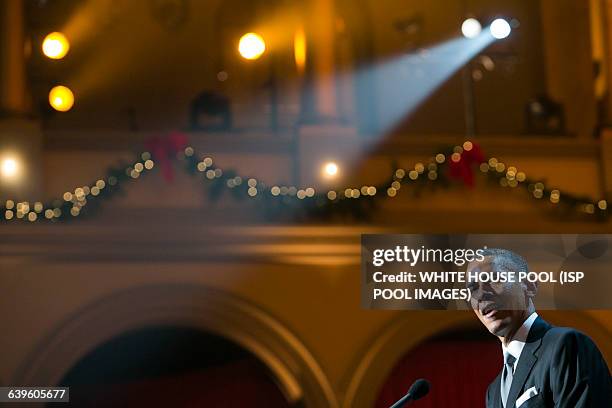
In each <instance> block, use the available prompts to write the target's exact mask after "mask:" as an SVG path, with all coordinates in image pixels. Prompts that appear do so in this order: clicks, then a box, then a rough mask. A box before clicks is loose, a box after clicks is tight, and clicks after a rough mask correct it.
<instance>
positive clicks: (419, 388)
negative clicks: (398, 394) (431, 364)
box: [390, 378, 431, 408]
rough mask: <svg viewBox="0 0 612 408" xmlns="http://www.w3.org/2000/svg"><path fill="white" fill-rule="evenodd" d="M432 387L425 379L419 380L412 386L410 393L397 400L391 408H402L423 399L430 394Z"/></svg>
mask: <svg viewBox="0 0 612 408" xmlns="http://www.w3.org/2000/svg"><path fill="white" fill-rule="evenodd" d="M430 386H431V384H429V381H427V380H426V379H424V378H419V379H418V380H416V381H415V382H414V383H413V384H412V385H411V386H410V389H408V393H407V394H406V395H404V396H403V397H402V398H400V399H399V400H397V402H396V403H395V404H393V405H391V407H390V408H401V407H403V406H404V405H405V404H410V403H411V402H412V401H416V400H418V399H421V398H423V397H424V396H426V395H427V393H428V392H429V387H430Z"/></svg>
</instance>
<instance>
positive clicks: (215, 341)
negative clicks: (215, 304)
mask: <svg viewBox="0 0 612 408" xmlns="http://www.w3.org/2000/svg"><path fill="white" fill-rule="evenodd" d="M60 385H61V386H64V387H70V402H71V403H73V404H75V405H76V406H173V407H196V406H226V407H241V406H251V407H292V406H293V407H296V406H301V405H302V404H301V403H300V402H296V403H293V404H292V403H290V402H289V401H287V399H286V397H285V395H284V394H283V392H282V390H281V389H280V388H279V386H278V384H277V383H276V379H275V378H274V376H273V374H272V373H271V372H270V371H269V370H268V368H267V367H266V366H265V364H263V363H262V362H261V361H260V360H259V359H258V358H257V357H255V356H254V355H253V354H252V353H250V352H249V351H247V350H245V349H244V348H242V347H240V346H239V345H237V344H236V343H234V342H232V341H230V340H228V339H225V338H223V337H221V336H217V335H214V334H211V333H207V332H204V331H201V330H197V329H193V328H189V327H180V326H165V327H163V326H162V327H152V328H145V329H139V330H133V331H130V332H127V333H123V334H121V335H119V336H117V337H115V338H113V339H111V340H108V341H106V342H105V343H103V344H101V345H99V346H98V347H96V348H95V349H94V350H92V351H91V352H89V353H88V354H87V355H86V356H84V357H83V358H81V360H79V361H78V362H77V363H76V364H75V365H74V366H73V367H72V368H71V369H70V370H69V371H68V373H66V375H65V376H64V378H63V379H62V381H61V382H60ZM51 406H55V404H51Z"/></svg>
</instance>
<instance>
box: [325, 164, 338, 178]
mask: <svg viewBox="0 0 612 408" xmlns="http://www.w3.org/2000/svg"><path fill="white" fill-rule="evenodd" d="M323 172H324V173H325V175H327V176H328V177H334V176H335V175H336V174H338V165H337V164H336V163H334V162H329V163H326V164H325V166H324V167H323Z"/></svg>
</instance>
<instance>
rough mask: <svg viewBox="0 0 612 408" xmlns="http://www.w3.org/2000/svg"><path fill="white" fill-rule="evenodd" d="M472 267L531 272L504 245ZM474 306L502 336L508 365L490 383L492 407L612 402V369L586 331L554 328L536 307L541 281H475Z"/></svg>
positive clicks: (602, 404)
mask: <svg viewBox="0 0 612 408" xmlns="http://www.w3.org/2000/svg"><path fill="white" fill-rule="evenodd" d="M484 255H485V258H484V260H483V261H482V262H473V263H470V264H469V265H468V272H471V271H472V272H492V273H495V274H498V273H500V272H510V271H513V272H517V273H518V272H521V271H528V267H527V263H526V262H525V260H524V259H523V258H522V257H521V256H519V255H517V254H516V253H514V252H512V251H509V250H504V249H486V250H485V253H484ZM468 287H469V289H470V291H471V293H472V297H471V306H472V309H473V310H474V313H475V314H476V316H478V319H480V321H481V322H482V324H483V325H484V326H485V327H486V328H487V330H489V332H491V333H492V334H494V335H495V336H497V337H498V338H499V340H500V341H501V345H502V353H503V357H504V366H503V368H502V371H501V372H500V373H499V375H498V376H497V377H496V378H495V380H494V381H493V382H492V383H491V384H490V385H489V388H488V389H487V395H486V406H487V408H502V407H503V408H514V407H520V408H533V407H572V408H573V407H580V408H583V407H588V408H599V407H601V408H604V407H612V381H611V379H610V371H609V369H608V366H607V365H606V362H605V361H604V359H603V357H602V355H601V353H600V351H599V350H598V349H597V346H596V345H595V343H593V341H592V340H591V339H590V338H589V337H587V336H586V335H584V334H582V333H580V332H578V331H576V330H574V329H571V328H565V327H554V326H551V325H550V324H548V323H547V322H545V321H544V320H543V319H542V318H541V317H539V316H538V314H537V313H536V311H535V307H534V303H533V299H534V297H535V295H536V290H537V285H536V284H534V283H529V282H506V283H485V282H476V281H474V282H469V283H468Z"/></svg>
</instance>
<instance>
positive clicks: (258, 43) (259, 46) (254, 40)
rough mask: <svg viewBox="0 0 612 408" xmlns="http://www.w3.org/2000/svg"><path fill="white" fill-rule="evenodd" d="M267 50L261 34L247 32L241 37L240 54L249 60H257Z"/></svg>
mask: <svg viewBox="0 0 612 408" xmlns="http://www.w3.org/2000/svg"><path fill="white" fill-rule="evenodd" d="M265 50H266V43H265V41H264V39H263V38H262V37H261V36H260V35H259V34H255V33H247V34H245V35H243V36H242V37H241V38H240V42H239V43H238V51H239V52H240V55H242V57H243V58H245V59H248V60H256V59H257V58H259V57H261V56H262V54H263V53H264V51H265Z"/></svg>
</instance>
